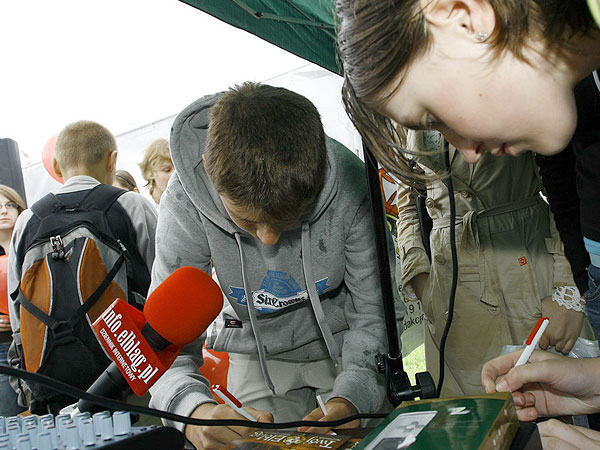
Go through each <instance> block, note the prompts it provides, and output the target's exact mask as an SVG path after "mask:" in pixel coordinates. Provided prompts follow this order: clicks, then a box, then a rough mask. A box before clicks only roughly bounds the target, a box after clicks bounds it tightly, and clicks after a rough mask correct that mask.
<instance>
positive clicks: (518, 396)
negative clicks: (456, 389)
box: [481, 350, 600, 421]
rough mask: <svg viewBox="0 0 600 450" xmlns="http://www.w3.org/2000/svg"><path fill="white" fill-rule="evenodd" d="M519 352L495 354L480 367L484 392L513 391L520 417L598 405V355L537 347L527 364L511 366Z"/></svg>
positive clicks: (578, 411)
mask: <svg viewBox="0 0 600 450" xmlns="http://www.w3.org/2000/svg"><path fill="white" fill-rule="evenodd" d="M521 352H522V350H519V351H517V352H513V353H509V354H507V355H502V356H499V357H497V358H494V359H492V360H491V361H488V362H487V363H485V365H484V366H483V369H482V371H481V384H482V385H483V387H484V389H485V391H486V392H487V393H493V392H512V394H513V400H514V402H515V406H516V407H517V415H518V417H519V420H521V421H531V420H535V419H537V418H538V417H539V416H559V415H568V414H588V413H592V412H596V411H598V410H599V409H600V382H599V381H598V373H599V371H600V358H581V359H576V358H567V357H565V356H560V355H556V354H554V353H549V352H544V351H541V350H536V351H534V352H533V353H532V355H531V357H530V358H529V363H528V364H524V365H522V366H519V367H514V365H515V363H516V362H517V360H518V359H519V356H520V355H521Z"/></svg>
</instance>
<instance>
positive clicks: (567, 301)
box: [552, 286, 585, 313]
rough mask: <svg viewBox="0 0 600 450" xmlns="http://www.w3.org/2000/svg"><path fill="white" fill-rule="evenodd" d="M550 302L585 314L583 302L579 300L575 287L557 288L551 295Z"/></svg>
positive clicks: (579, 296) (577, 290)
mask: <svg viewBox="0 0 600 450" xmlns="http://www.w3.org/2000/svg"><path fill="white" fill-rule="evenodd" d="M552 301H554V302H556V303H558V304H559V305H560V306H562V307H564V308H567V309H572V310H573V311H577V312H582V313H585V300H584V299H582V298H581V295H580V294H579V289H577V287H576V286H557V287H555V288H554V293H553V294H552Z"/></svg>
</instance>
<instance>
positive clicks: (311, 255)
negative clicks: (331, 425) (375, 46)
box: [151, 83, 386, 449]
mask: <svg viewBox="0 0 600 450" xmlns="http://www.w3.org/2000/svg"><path fill="white" fill-rule="evenodd" d="M171 153H172V159H173V163H174V165H175V170H176V173H175V174H174V175H173V177H172V178H171V180H170V182H169V186H168V188H167V190H166V192H165V194H164V195H163V197H162V199H161V208H160V214H159V221H158V230H157V255H156V260H155V263H154V267H153V271H152V285H151V290H152V289H153V288H154V287H156V286H157V285H159V284H160V283H161V282H162V281H163V280H164V279H165V278H166V277H167V276H168V275H169V274H170V273H171V272H173V271H174V270H175V269H177V268H178V267H181V266H188V265H189V266H195V267H198V268H200V269H202V270H204V271H206V272H207V273H210V271H211V261H212V265H213V266H214V268H215V270H216V274H217V277H218V279H219V282H220V285H221V288H222V289H223V292H224V294H225V297H226V299H227V301H226V302H225V305H226V306H225V307H224V309H223V312H222V317H223V325H222V326H221V327H220V329H219V330H214V329H211V330H209V331H208V332H207V333H206V334H205V335H203V337H202V338H201V339H199V340H198V341H197V342H194V343H192V344H190V345H189V346H188V347H186V349H185V350H184V352H182V354H181V356H179V357H178V358H177V360H176V361H175V363H174V364H173V366H172V367H171V369H170V370H169V371H167V372H166V373H165V375H164V376H163V377H162V378H161V379H160V380H159V381H158V382H157V383H156V384H155V386H154V387H153V388H152V391H151V392H152V401H151V405H152V406H154V407H156V408H160V409H164V410H167V411H170V412H174V413H178V414H182V415H185V416H192V417H198V418H205V419H206V418H213V419H217V418H236V419H241V418H242V417H241V416H240V415H239V414H237V413H236V412H235V411H233V410H232V409H231V408H229V407H228V406H225V405H216V404H215V402H214V400H213V397H212V395H211V392H210V389H209V384H208V382H207V380H206V379H204V378H203V377H202V376H201V375H200V374H199V373H198V367H199V366H201V365H202V363H203V360H202V344H203V343H204V341H205V340H206V346H207V347H208V348H212V349H214V350H217V351H225V352H229V358H230V367H229V373H228V388H229V390H230V391H231V392H232V393H233V395H235V396H236V397H237V398H238V399H239V400H240V401H241V402H242V404H244V406H247V407H248V408H247V409H248V410H249V411H250V412H251V413H252V415H253V416H255V417H256V418H258V420H260V421H262V422H268V421H272V420H274V419H275V420H277V421H291V420H299V419H302V418H304V419H306V420H319V419H322V420H335V419H339V418H342V417H347V416H350V415H353V414H356V413H371V412H376V411H378V410H379V409H380V408H381V407H382V404H383V401H384V397H385V386H384V383H383V379H382V376H381V375H379V374H378V373H377V369H376V361H375V355H377V354H378V353H385V351H386V345H385V324H384V320H383V308H382V299H381V290H380V283H379V274H378V267H377V262H376V256H375V248H374V242H373V227H372V222H371V218H370V213H369V200H368V196H367V186H366V180H365V175H364V167H363V164H362V162H361V161H360V160H359V159H358V158H357V157H356V156H355V155H354V154H353V153H352V152H351V151H349V150H348V149H347V148H345V147H344V146H342V145H341V144H340V143H338V142H336V141H334V140H333V139H330V138H328V137H327V136H326V135H325V133H324V131H323V126H322V124H321V120H320V116H319V113H318V111H317V109H316V108H315V107H314V105H313V104H312V103H311V102H310V101H309V100H308V99H306V98H305V97H303V96H301V95H299V94H296V93H294V92H291V91H289V90H287V89H283V88H276V87H271V86H267V85H262V84H256V83H245V84H244V85H242V86H238V87H236V88H234V89H231V90H229V91H227V92H225V93H221V94H216V95H212V96H208V97H204V98H201V99H200V100H198V101H196V102H194V103H192V104H191V105H190V106H188V107H187V108H186V109H185V110H183V111H182V112H181V113H180V114H179V116H178V117H177V119H176V120H175V123H174V125H173V129H172V132H171ZM198 301H202V295H201V293H199V298H198ZM317 394H319V395H321V396H322V397H324V399H325V400H326V409H327V415H324V414H323V412H322V410H321V409H320V408H318V406H317V403H316V401H315V396H316V395H317ZM169 424H170V425H173V426H178V427H179V428H180V429H181V428H182V425H181V424H174V423H169ZM358 425H359V424H358V421H355V422H354V423H352V424H351V425H350V426H358ZM317 430H318V431H326V430H327V428H319V429H310V430H309V431H317ZM184 431H185V434H186V437H187V438H188V440H189V441H190V442H192V443H193V444H194V445H196V446H198V447H202V448H204V449H212V448H218V447H219V446H220V445H222V444H224V443H227V442H230V441H232V440H233V439H235V438H236V437H238V436H239V435H240V434H244V433H247V432H248V431H250V428H247V427H230V428H226V427H195V426H186V427H185V430H184Z"/></svg>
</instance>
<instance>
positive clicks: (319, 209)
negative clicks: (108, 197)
mask: <svg viewBox="0 0 600 450" xmlns="http://www.w3.org/2000/svg"><path fill="white" fill-rule="evenodd" d="M220 95H221V93H218V94H213V95H208V96H205V97H202V98H200V99H198V100H196V101H195V102H194V103H192V104H191V105H189V106H188V107H187V108H185V109H184V110H183V111H182V112H181V113H180V114H179V115H178V116H177V118H176V119H175V122H174V123H173V127H172V129H171V141H170V146H171V158H172V159H173V165H174V166H175V170H176V171H177V174H178V177H179V180H180V182H181V185H182V187H183V189H184V190H185V192H186V194H187V195H188V196H189V197H190V199H191V201H192V202H193V203H194V206H196V208H197V209H198V210H199V211H200V212H201V213H202V214H204V215H205V216H206V217H207V218H209V219H210V220H211V221H212V222H213V223H214V224H215V225H217V226H219V227H220V228H222V229H223V230H225V231H226V232H228V233H231V234H235V233H240V234H242V235H248V233H247V232H246V231H244V230H242V229H241V228H239V227H238V226H237V225H235V223H233V221H232V220H231V219H230V217H229V215H228V214H227V211H226V210H225V207H224V206H223V203H222V202H221V198H220V197H219V194H218V193H217V191H216V190H215V188H214V187H213V184H212V183H211V181H210V180H209V178H208V175H207V174H206V171H205V170H204V164H203V163H202V158H203V155H204V150H205V145H206V137H207V133H208V124H209V113H210V109H211V107H212V106H213V105H214V104H215V102H216V101H217V99H218V98H219V96H220ZM326 144H327V169H326V172H325V182H324V185H323V188H322V189H321V192H320V193H319V195H318V197H317V201H316V203H315V205H314V207H313V208H312V210H311V211H310V212H308V213H307V214H306V216H305V217H303V218H302V219H301V220H300V221H299V223H297V224H296V225H294V228H295V227H300V226H302V225H301V223H302V222H306V223H309V224H310V223H312V222H314V221H316V220H317V219H318V218H319V217H320V216H321V215H322V214H323V212H324V211H325V210H326V209H327V207H328V206H329V205H330V204H331V202H332V200H333V198H334V197H335V195H336V193H337V189H338V182H337V161H336V158H335V156H334V153H335V150H336V148H337V149H340V148H344V147H343V146H342V145H341V144H340V143H339V142H337V141H335V140H333V139H331V138H329V137H326Z"/></svg>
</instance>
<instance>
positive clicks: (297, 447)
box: [220, 430, 360, 450]
mask: <svg viewBox="0 0 600 450" xmlns="http://www.w3.org/2000/svg"><path fill="white" fill-rule="evenodd" d="M359 441H360V439H354V438H350V437H348V436H341V435H332V434H316V433H298V432H296V431H284V430H256V431H253V432H252V433H249V434H248V435H246V436H244V437H241V438H240V439H237V440H235V441H233V442H232V443H231V444H227V445H224V446H222V447H221V448H220V450H233V449H236V450H279V449H284V448H285V449H287V450H352V449H354V448H355V447H356V445H357V444H358V442H359Z"/></svg>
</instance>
